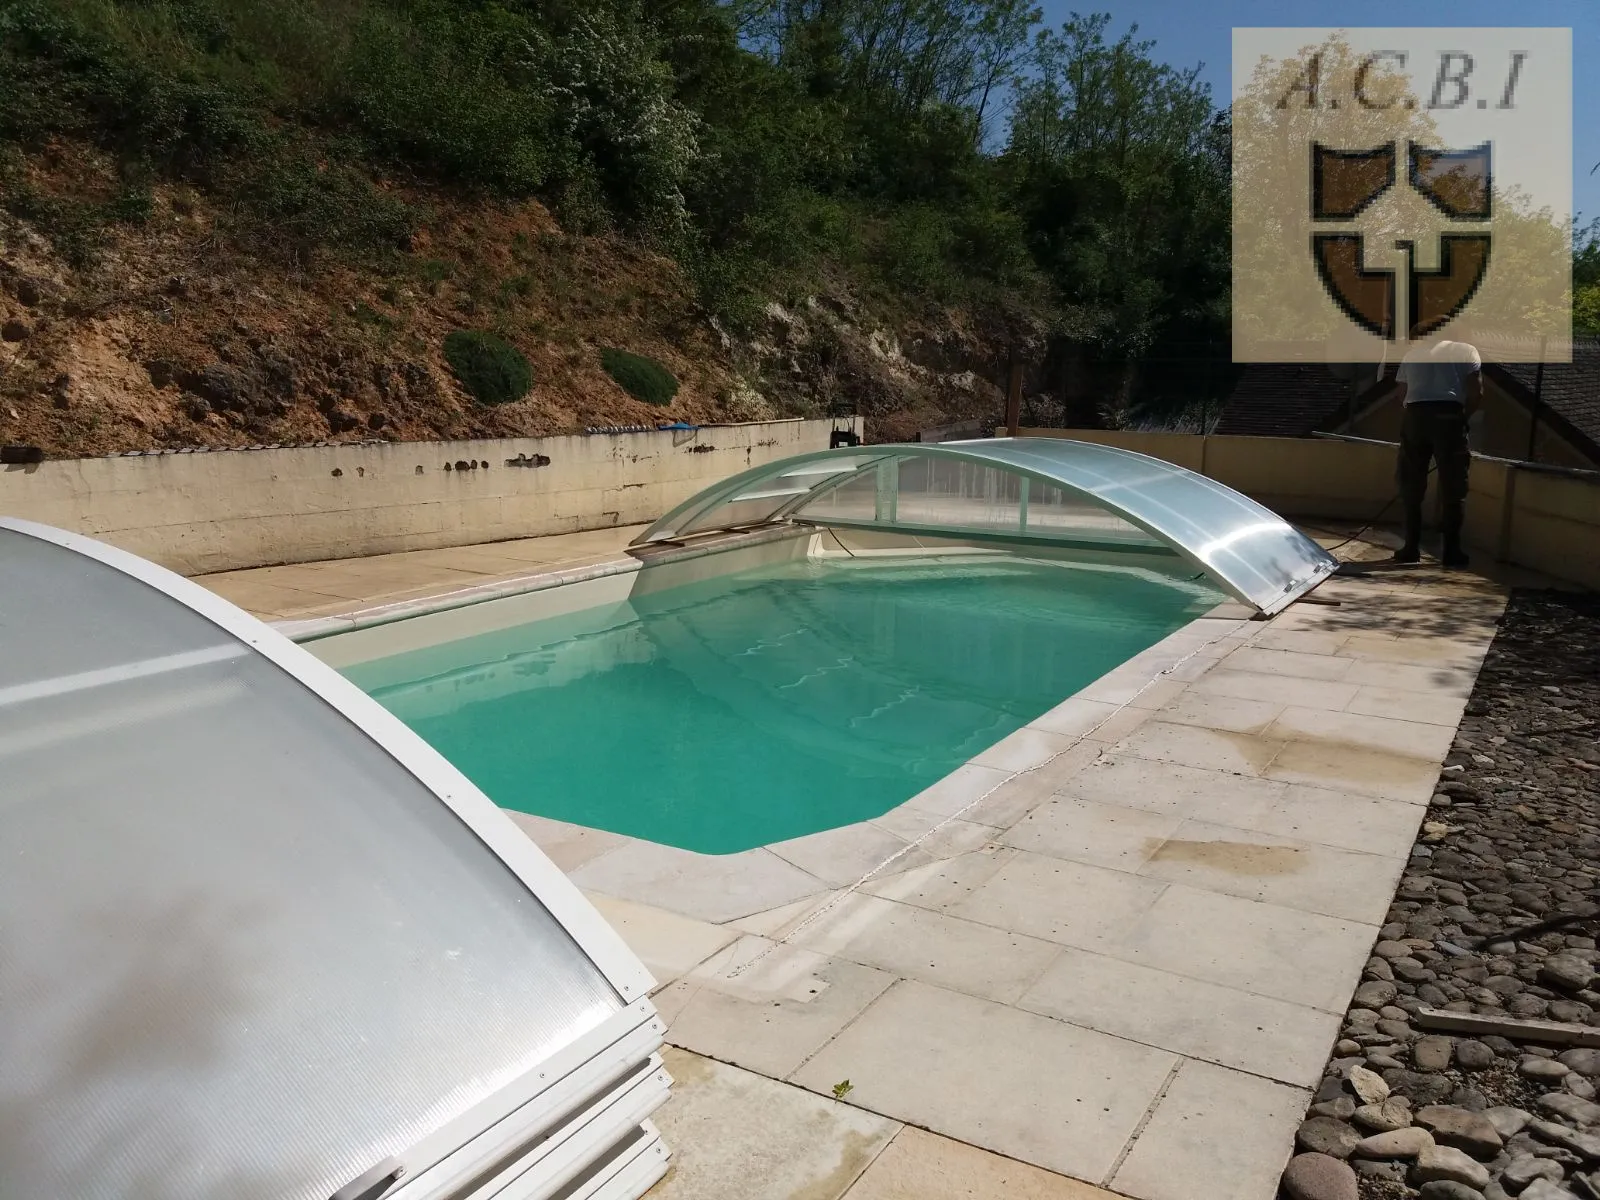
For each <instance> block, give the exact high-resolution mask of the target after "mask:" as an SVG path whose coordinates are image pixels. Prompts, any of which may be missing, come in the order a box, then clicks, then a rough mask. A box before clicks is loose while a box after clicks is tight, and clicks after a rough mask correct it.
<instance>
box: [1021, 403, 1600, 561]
mask: <svg viewBox="0 0 1600 1200" xmlns="http://www.w3.org/2000/svg"><path fill="white" fill-rule="evenodd" d="M1022 432H1023V434H1024V435H1025V436H1028V437H1066V438H1073V439H1076V440H1078V441H1084V442H1095V443H1098V444H1100V445H1107V446H1119V447H1121V448H1122V449H1124V450H1134V451H1137V452H1138V453H1140V454H1148V455H1150V456H1152V457H1154V458H1160V459H1164V460H1166V461H1167V462H1171V463H1176V464H1177V465H1179V466H1181V467H1187V468H1189V469H1190V470H1192V471H1199V472H1200V473H1201V474H1204V475H1208V476H1210V477H1211V478H1212V479H1215V480H1216V481H1217V482H1219V483H1225V484H1227V485H1228V486H1229V487H1231V488H1233V489H1235V490H1236V491H1240V492H1243V493H1244V494H1245V495H1247V496H1250V497H1252V498H1253V499H1255V500H1259V501H1260V502H1261V503H1263V504H1265V505H1266V506H1267V507H1269V508H1271V509H1273V510H1274V511H1276V512H1281V513H1285V514H1287V515H1290V516H1296V517H1336V518H1340V519H1345V520H1349V519H1355V520H1360V521H1368V520H1372V519H1373V518H1374V517H1375V516H1377V515H1378V514H1379V513H1380V511H1381V512H1382V513H1383V520H1382V523H1388V524H1394V523H1398V521H1399V516H1400V513H1399V504H1398V503H1391V501H1394V499H1395V493H1396V491H1397V490H1398V487H1397V484H1396V482H1395V448H1394V447H1393V446H1390V445H1375V444H1371V443H1363V442H1347V441H1340V440H1338V439H1335V438H1265V437H1241V436H1228V435H1218V434H1212V435H1209V436H1205V437H1202V436H1199V435H1196V434H1181V433H1133V432H1124V431H1120V430H1101V429H1027V430H1023V431H1022ZM1385 505H1388V506H1389V507H1388V508H1387V509H1385V507H1384V506H1385ZM1466 510H1467V512H1466V528H1465V531H1464V535H1465V540H1466V542H1467V544H1468V546H1469V547H1470V548H1472V549H1474V550H1476V551H1477V552H1479V553H1480V554H1485V555H1487V556H1488V557H1491V558H1494V559H1496V560H1498V561H1500V562H1508V563H1513V564H1515V565H1517V566H1522V567H1528V568H1530V569H1532V570H1535V571H1540V572H1542V573H1544V574H1546V575H1549V576H1551V577H1553V578H1555V579H1564V580H1569V581H1571V582H1573V583H1579V584H1583V585H1584V586H1585V587H1592V588H1600V472H1592V471H1590V472H1577V471H1563V470H1560V469H1551V468H1548V467H1540V466H1533V465H1529V464H1526V463H1515V462H1508V461H1507V460H1505V459H1498V458H1486V457H1483V456H1481V455H1474V456H1473V462H1472V473H1471V476H1470V490H1469V491H1468V494H1467V505H1466ZM1424 511H1425V512H1427V513H1430V514H1431V513H1432V512H1433V493H1432V490H1431V488H1430V492H1429V501H1428V505H1427V507H1426V509H1425V510H1424Z"/></svg>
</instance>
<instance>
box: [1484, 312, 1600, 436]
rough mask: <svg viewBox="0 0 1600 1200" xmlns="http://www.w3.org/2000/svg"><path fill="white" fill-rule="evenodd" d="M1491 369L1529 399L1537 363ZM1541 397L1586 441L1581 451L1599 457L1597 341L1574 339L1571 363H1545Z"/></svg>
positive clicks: (1599, 367) (1599, 364)
mask: <svg viewBox="0 0 1600 1200" xmlns="http://www.w3.org/2000/svg"><path fill="white" fill-rule="evenodd" d="M1494 370H1495V371H1496V372H1497V373H1498V374H1500V375H1503V376H1505V377H1508V378H1509V379H1511V380H1513V381H1514V382H1516V383H1517V384H1519V385H1521V390H1522V391H1523V393H1524V394H1523V396H1522V399H1523V400H1524V401H1525V402H1526V401H1529V400H1531V399H1532V396H1533V385H1534V380H1535V378H1536V376H1537V373H1538V367H1537V365H1536V364H1534V363H1501V364H1499V365H1498V366H1496V367H1495V368H1494ZM1540 398H1541V400H1542V401H1543V403H1544V405H1545V406H1546V407H1547V409H1548V411H1549V412H1550V413H1553V414H1554V415H1555V416H1557V417H1559V418H1561V420H1562V421H1564V422H1565V423H1566V424H1567V425H1569V426H1570V427H1571V431H1572V432H1575V433H1577V434H1578V435H1580V436H1581V437H1583V438H1585V439H1587V440H1588V442H1589V445H1588V446H1584V447H1580V448H1581V449H1585V450H1587V451H1589V452H1590V453H1591V454H1593V455H1595V456H1597V457H1600V338H1578V339H1575V340H1574V341H1573V344H1572V361H1571V362H1570V363H1546V364H1545V368H1544V381H1543V386H1542V387H1541V389H1540ZM1556 423H1557V424H1559V423H1560V422H1556Z"/></svg>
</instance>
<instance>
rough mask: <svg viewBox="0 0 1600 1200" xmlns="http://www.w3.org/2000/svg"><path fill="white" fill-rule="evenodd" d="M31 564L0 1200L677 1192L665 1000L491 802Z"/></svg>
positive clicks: (19, 726)
mask: <svg viewBox="0 0 1600 1200" xmlns="http://www.w3.org/2000/svg"><path fill="white" fill-rule="evenodd" d="M0 564H3V567H0V648H3V652H0V860H3V865H0V914H4V918H5V920H4V923H3V926H0V1013H4V1019H3V1021H0V1061H3V1062H4V1063H5V1069H4V1070H3V1071H0V1123H3V1126H4V1127H3V1128H0V1144H3V1145H4V1146H5V1147H6V1153H5V1154H3V1155H0V1195H5V1196H37V1197H45V1196H63V1197H65V1196H71V1197H75V1198H81V1200H96V1198H101V1197H104V1198H106V1200H110V1198H112V1197H125V1196H133V1195H141V1196H161V1197H164V1198H169V1200H190V1198H193V1200H201V1198H202V1197H205V1198H212V1197H218V1196H228V1197H231V1198H234V1200H329V1198H330V1197H338V1198H339V1200H353V1198H355V1197H362V1198H364V1200H371V1198H376V1197H385V1198H390V1197H407V1198H411V1197H415V1198H420V1197H434V1196H444V1195H449V1196H455V1195H458V1194H459V1195H463V1196H465V1195H467V1194H471V1195H472V1196H485V1197H487V1196H491V1195H504V1196H507V1197H510V1196H518V1197H521V1196H530V1197H531V1196H549V1195H554V1194H558V1193H560V1189H562V1188H564V1187H566V1186H567V1185H568V1184H569V1183H571V1182H572V1181H573V1180H575V1179H577V1178H579V1177H581V1176H583V1175H584V1173H585V1172H586V1171H591V1170H596V1169H600V1168H601V1167H604V1166H605V1164H607V1163H610V1162H611V1161H612V1159H613V1158H616V1156H618V1155H621V1156H623V1158H622V1160H619V1161H620V1162H621V1163H622V1165H619V1166H616V1169H615V1170H613V1171H612V1175H614V1176H615V1177H616V1178H618V1179H620V1180H622V1183H621V1184H618V1185H617V1187H614V1188H612V1189H611V1190H604V1189H601V1190H599V1191H594V1192H589V1191H585V1192H583V1193H582V1194H584V1195H590V1194H593V1195H606V1196H617V1197H621V1196H628V1197H633V1196H637V1195H639V1194H640V1193H641V1192H642V1191H643V1190H644V1188H645V1187H647V1186H649V1183H650V1182H653V1179H654V1177H656V1176H659V1174H660V1173H661V1170H664V1169H665V1154H664V1151H663V1149H662V1147H661V1146H660V1143H659V1141H658V1140H653V1139H654V1133H653V1130H652V1129H651V1127H650V1126H649V1124H648V1122H647V1121H645V1118H646V1117H647V1116H648V1114H649V1112H650V1111H651V1109H653V1108H654V1107H655V1106H656V1105H657V1104H659V1103H660V1101H661V1100H662V1099H664V1098H665V1096H666V1094H667V1084H668V1080H667V1077H666V1075H665V1072H664V1071H662V1070H660V1060H659V1058H657V1057H656V1055H655V1051H656V1050H657V1049H658V1048H659V1045H660V1042H661V1024H660V1022H659V1021H658V1020H657V1019H656V1018H655V1015H654V1011H653V1009H652V1008H651V1006H650V1004H649V1001H648V999H646V997H647V995H648V989H649V986H650V980H649V976H648V974H647V973H646V972H645V971H644V969H643V968H642V967H641V966H640V965H639V964H638V962H637V960H636V959H634V958H633V956H632V955H631V954H630V953H629V952H628V951H627V950H626V949H625V947H623V945H622V943H621V942H620V941H619V940H618V939H617V938H616V935H615V934H614V933H613V932H612V931H611V930H610V929H609V927H608V926H606V925H605V923H604V922H603V921H602V920H601V919H600V918H599V916H598V914H597V913H595V912H594V910H593V909H592V908H591V907H590V906H589V905H588V903H587V901H585V900H584V899H583V898H582V896H581V894H580V893H578V892H577V891H576V889H575V888H573V886H572V885H571V884H570V883H569V882H568V881H567V880H566V879H565V878H564V877H562V876H561V875H560V873H559V872H558V871H556V870H555V868H554V867H553V866H551V865H550V864H549V862H548V860H545V859H544V858H543V856H542V855H541V854H539V852H538V851H537V850H536V849H534V847H533V845H532V843H531V842H529V841H528V840H527V838H526V837H525V836H524V835H523V834H522V833H521V832H520V831H519V830H517V829H516V827H515V826H514V825H512V824H511V822H510V821H509V819H508V818H506V817H505V816H504V815H503V814H500V813H499V812H498V811H497V810H495V809H494V808H493V806H492V805H490V804H489V802H488V801H487V800H486V799H484V797H483V796H482V794H481V793H479V792H477V790H476V789H475V788H473V787H472V785H471V784H469V783H468V782H467V781H466V780H465V778H463V777H462V776H461V775H460V774H459V773H458V772H456V771H455V770H454V769H453V768H451V767H450V766H448V764H446V763H445V762H444V760H443V759H441V758H439V757H438V756H437V755H435V754H434V753H433V751H431V750H430V749H429V748H428V747H427V746H426V745H425V744H423V743H422V742H421V741H420V739H417V738H416V737H415V735H413V734H411V733H410V732H409V731H408V730H406V729H405V727H404V726H403V725H401V724H400V723H399V722H398V721H396V720H394V719H393V718H391V717H389V715H388V714H387V713H385V712H384V711H383V710H382V709H381V708H379V707H378V706H377V705H376V704H374V703H372V702H371V701H370V700H368V699H367V698H366V697H365V696H363V695H362V694H361V693H360V692H359V691H357V690H356V689H355V688H354V687H353V686H351V685H349V684H347V683H345V682H344V681H343V680H342V679H340V678H339V677H338V676H337V675H336V674H335V673H334V672H332V671H331V670H330V669H328V668H326V667H324V666H323V665H322V664H320V663H318V662H316V661H315V660H314V659H312V658H311V656H310V655H309V654H307V653H306V652H304V651H302V650H300V649H299V648H298V647H295V646H293V645H292V644H290V643H289V642H288V641H287V640H286V639H284V638H282V637H281V636H279V635H278V634H276V633H274V632H273V631H271V630H270V629H268V628H267V627H266V626H264V625H261V624H259V623H257V622H255V621H254V620H253V619H252V618H249V617H247V616H246V615H245V614H243V613H240V612H238V610H235V609H233V608H232V606H230V605H227V604H225V603H224V602H222V601H220V600H218V599H217V598H216V597H214V596H211V595H210V593H206V592H203V591H202V589H200V588H199V587H197V586H196V585H193V584H190V583H188V582H187V581H185V580H182V579H179V578H178V577H176V576H172V575H169V574H168V573H167V572H165V571H162V570H160V569H159V568H156V567H153V566H151V565H150V564H148V563H143V562H142V561H141V560H138V559H135V558H133V557H132V556H129V555H124V554H121V553H120V552H118V551H114V550H111V549H110V548H109V547H104V546H98V545H97V544H96V543H93V542H89V541H87V540H86V539H81V538H74V537H73V536H72V535H69V534H60V533H58V532H57V531H51V530H44V529H42V528H41V527H36V526H26V525H24V524H22V523H20V522H0ZM202 610H203V611H202ZM640 1137H646V1138H647V1139H651V1140H650V1141H649V1143H648V1144H646V1143H640V1142H639V1138H640ZM641 1151H648V1153H647V1157H648V1158H652V1159H654V1160H656V1161H657V1162H658V1164H659V1168H660V1169H659V1170H656V1171H655V1172H654V1175H651V1173H650V1172H649V1171H641V1170H640V1169H639V1162H638V1161H636V1160H637V1158H638V1154H639V1153H640V1152H641ZM630 1163H631V1164H633V1165H632V1167H631V1168H630V1170H631V1174H630V1173H629V1172H627V1171H623V1170H622V1166H625V1165H627V1164H630ZM647 1175H648V1176H650V1178H649V1179H645V1176H647ZM630 1179H631V1180H632V1181H633V1182H632V1183H629V1182H628V1181H629V1180H630ZM640 1180H644V1182H642V1183H641V1182H640ZM468 1182H472V1183H473V1186H472V1187H471V1188H467V1189H466V1190H465V1191H462V1190H460V1189H461V1188H462V1187H463V1185H465V1184H466V1183H468ZM635 1184H637V1185H638V1186H637V1190H630V1189H632V1188H633V1187H634V1185H635ZM624 1185H625V1186H624ZM608 1186H609V1185H608ZM560 1194H565V1193H560Z"/></svg>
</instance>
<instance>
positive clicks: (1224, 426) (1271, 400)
mask: <svg viewBox="0 0 1600 1200" xmlns="http://www.w3.org/2000/svg"><path fill="white" fill-rule="evenodd" d="M1349 399H1350V384H1348V383H1347V382H1345V381H1344V380H1342V379H1340V378H1338V377H1337V376H1335V375H1334V374H1333V372H1331V371H1330V370H1328V368H1327V367H1325V366H1323V365H1322V364H1321V363H1249V364H1247V365H1246V366H1245V367H1244V369H1243V371H1242V372H1241V373H1240V375H1239V381H1238V383H1236V384H1235V385H1234V389H1233V391H1232V392H1231V393H1229V395H1228V399H1227V400H1226V401H1225V402H1224V404H1223V408H1222V416H1221V417H1219V418H1218V419H1217V425H1216V429H1215V430H1214V431H1213V432H1215V433H1244V434H1255V435H1256V436H1259V437H1305V436H1306V435H1307V434H1309V433H1311V432H1312V431H1313V430H1316V429H1320V428H1322V427H1323V426H1325V425H1326V424H1327V423H1328V422H1329V421H1330V420H1332V419H1333V418H1334V417H1336V416H1337V415H1338V413H1339V410H1340V409H1341V408H1342V407H1343V406H1344V405H1345V404H1346V403H1347V402H1348V401H1349Z"/></svg>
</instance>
